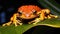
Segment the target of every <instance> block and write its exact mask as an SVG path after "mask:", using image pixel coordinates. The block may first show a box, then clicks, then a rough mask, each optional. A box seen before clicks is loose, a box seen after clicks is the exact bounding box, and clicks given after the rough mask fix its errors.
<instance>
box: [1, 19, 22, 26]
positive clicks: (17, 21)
mask: <svg viewBox="0 0 60 34" xmlns="http://www.w3.org/2000/svg"><path fill="white" fill-rule="evenodd" d="M11 24H14V25H15V26H18V25H22V24H23V23H21V22H20V21H19V20H16V21H14V22H11V21H10V22H8V23H5V24H3V25H2V26H10V25H11Z"/></svg>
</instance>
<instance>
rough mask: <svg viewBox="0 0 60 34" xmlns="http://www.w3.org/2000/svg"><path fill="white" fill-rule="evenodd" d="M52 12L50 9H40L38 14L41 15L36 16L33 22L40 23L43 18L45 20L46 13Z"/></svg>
mask: <svg viewBox="0 0 60 34" xmlns="http://www.w3.org/2000/svg"><path fill="white" fill-rule="evenodd" d="M49 13H50V10H49V9H42V10H41V11H39V12H38V13H37V14H38V15H39V18H36V19H35V20H34V21H35V23H33V24H36V23H38V22H39V21H42V20H44V19H45V17H46V16H45V15H46V14H49Z"/></svg>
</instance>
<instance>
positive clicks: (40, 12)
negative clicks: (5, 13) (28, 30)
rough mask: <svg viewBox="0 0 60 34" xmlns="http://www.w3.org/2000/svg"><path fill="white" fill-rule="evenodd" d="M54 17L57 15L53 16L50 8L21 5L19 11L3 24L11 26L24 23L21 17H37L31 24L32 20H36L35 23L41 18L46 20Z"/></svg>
mask: <svg viewBox="0 0 60 34" xmlns="http://www.w3.org/2000/svg"><path fill="white" fill-rule="evenodd" d="M52 17H55V16H54V15H53V16H52V14H50V10H49V9H41V8H39V7H38V6H36V5H24V6H21V7H19V8H18V11H17V13H15V14H13V16H12V17H11V18H10V22H8V23H5V24H3V26H5V25H8V26H9V25H10V24H15V26H17V25H18V24H19V25H22V24H23V23H22V21H21V19H26V20H28V19H33V18H35V19H34V20H33V21H31V22H28V23H29V24H31V23H32V22H34V23H33V24H36V23H38V22H39V21H41V20H44V19H46V18H49V19H50V18H52ZM18 18H19V19H18Z"/></svg>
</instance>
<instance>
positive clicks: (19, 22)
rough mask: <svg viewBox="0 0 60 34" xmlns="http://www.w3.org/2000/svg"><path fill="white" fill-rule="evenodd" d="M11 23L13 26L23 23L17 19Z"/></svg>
mask: <svg viewBox="0 0 60 34" xmlns="http://www.w3.org/2000/svg"><path fill="white" fill-rule="evenodd" d="M13 24H15V26H18V25H22V24H23V23H21V21H19V20H16V21H14V22H13Z"/></svg>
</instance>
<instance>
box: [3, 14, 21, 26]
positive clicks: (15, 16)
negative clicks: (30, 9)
mask: <svg viewBox="0 0 60 34" xmlns="http://www.w3.org/2000/svg"><path fill="white" fill-rule="evenodd" d="M10 24H15V26H17V25H18V24H19V25H22V23H21V21H19V20H17V14H14V15H13V17H11V19H10V22H8V23H5V24H3V25H2V26H5V25H8V26H9V25H10Z"/></svg>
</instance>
